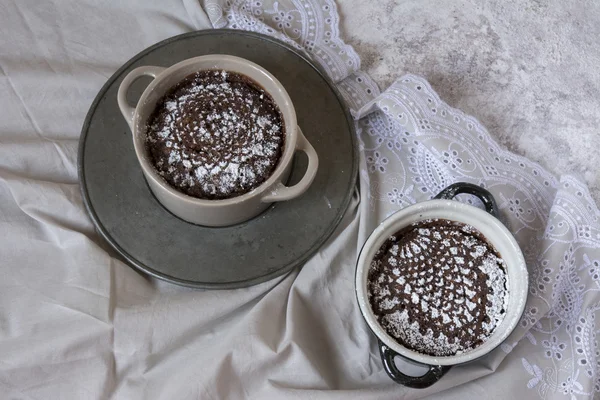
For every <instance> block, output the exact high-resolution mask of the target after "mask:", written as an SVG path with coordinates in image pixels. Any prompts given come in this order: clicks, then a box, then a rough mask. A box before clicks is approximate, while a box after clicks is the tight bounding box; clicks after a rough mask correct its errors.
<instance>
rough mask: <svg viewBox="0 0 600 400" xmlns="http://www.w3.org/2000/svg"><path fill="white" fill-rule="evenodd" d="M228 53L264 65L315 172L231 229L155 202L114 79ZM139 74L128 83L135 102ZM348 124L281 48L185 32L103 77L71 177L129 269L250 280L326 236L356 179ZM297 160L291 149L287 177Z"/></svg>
mask: <svg viewBox="0 0 600 400" xmlns="http://www.w3.org/2000/svg"><path fill="white" fill-rule="evenodd" d="M216 53H219V54H231V55H235V56H239V57H243V58H246V59H248V60H251V61H253V62H255V63H257V64H259V65H261V66H263V67H264V68H266V69H267V70H268V71H270V72H271V73H272V74H273V75H275V77H276V78H277V79H278V80H279V81H280V82H281V83H282V84H283V85H284V86H285V88H286V90H287V91H288V93H289V95H290V97H291V99H292V102H293V103H294V106H295V108H296V112H297V114H298V124H299V125H300V126H301V127H302V130H303V132H304V134H305V135H306V137H307V138H308V140H309V141H310V142H311V143H312V145H313V146H314V147H315V149H316V151H317V153H318V155H319V171H318V173H317V177H316V178H315V181H314V182H313V184H312V185H311V187H310V188H309V190H308V191H307V192H306V193H305V194H304V195H302V196H301V197H299V198H297V199H294V200H291V201H287V202H281V203H277V204H275V205H273V206H272V207H271V208H269V209H268V210H267V211H265V212H264V213H263V214H261V215H259V216H258V217H256V218H254V219H253V220H250V221H248V222H245V223H243V224H239V225H236V226H232V227H227V228H208V227H203V226H198V225H193V224H190V223H187V222H185V221H183V220H181V219H179V218H177V217H175V216H173V215H172V214H170V213H169V212H168V211H167V210H166V209H164V208H163V207H162V206H161V205H160V204H159V203H158V201H157V200H156V199H155V197H154V196H153V195H152V193H151V192H150V189H149V188H148V186H147V184H146V181H145V180H144V177H143V175H142V171H141V169H140V167H139V165H138V162H137V159H136V157H135V153H134V150H133V143H132V139H131V132H130V131H129V127H128V126H127V124H126V122H125V120H124V119H123V117H122V116H121V113H120V112H119V109H118V106H117V89H118V87H119V84H120V83H121V80H122V79H123V77H124V76H125V75H126V74H127V73H128V72H129V71H130V70H132V69H134V68H136V67H138V66H141V65H159V66H170V65H173V64H175V63H177V62H179V61H181V60H184V59H186V58H190V57H195V56H199V55H203V54H216ZM147 83H148V80H143V79H140V80H138V81H137V82H136V83H135V84H134V85H133V86H132V87H131V90H130V99H129V100H130V102H131V103H132V104H135V102H136V100H137V99H138V98H139V96H140V95H141V93H142V91H143V90H144V88H145V86H146V85H147ZM353 127H354V124H353V122H352V120H351V118H350V116H349V114H348V112H347V110H346V107H345V106H344V103H343V101H342V99H341V97H340V96H339V94H338V93H337V92H336V90H335V89H334V87H333V86H332V84H331V83H330V82H329V80H328V79H327V78H326V76H325V74H324V73H323V72H321V70H320V69H319V68H318V67H316V66H315V65H314V64H313V63H312V62H311V61H310V60H308V59H307V58H306V57H305V56H304V55H302V54H301V53H299V52H298V51H297V50H295V49H294V48H292V47H291V46H289V45H287V44H285V43H283V42H280V41H278V40H275V39H273V38H270V37H268V36H264V35H260V34H256V33H250V32H241V31H231V30H207V31H199V32H194V33H188V34H184V35H180V36H176V37H173V38H170V39H167V40H165V41H162V42H160V43H158V44H156V45H154V46H152V47H150V48H148V49H146V50H144V51H143V52H141V53H140V54H138V55H136V56H135V57H134V58H132V59H131V60H130V61H128V62H127V63H126V64H125V65H124V66H123V67H121V68H120V69H119V70H118V71H117V72H116V73H115V74H114V75H113V76H112V77H111V78H110V79H109V80H108V82H107V83H106V84H105V85H104V87H103V88H102V89H101V90H100V93H99V94H98V96H97V97H96V99H95V100H94V103H93V104H92V106H91V108H90V111H89V112H88V115H87V117H86V120H85V123H84V125H83V129H82V132H81V138H80V144H79V159H78V168H79V180H80V185H81V192H82V194H83V200H84V203H85V206H86V208H87V210H88V212H89V214H90V217H91V218H92V221H93V222H94V224H95V226H96V228H97V230H98V231H99V232H100V234H101V235H102V236H103V237H104V238H105V239H106V241H107V242H108V243H109V244H110V245H111V246H112V247H113V248H114V249H115V250H116V251H117V252H118V253H119V254H120V255H121V256H122V257H124V259H125V260H126V261H127V262H128V263H129V264H130V265H131V266H132V267H134V268H137V269H139V270H141V271H144V272H146V273H148V274H150V275H152V276H155V277H157V278H161V279H164V280H166V281H169V282H172V283H175V284H179V285H185V286H191V287H198V288H211V289H216V288H236V287H244V286H250V285H254V284H257V283H260V282H263V281H266V280H268V279H271V278H274V277H276V276H279V275H282V274H284V273H286V272H288V271H290V270H291V269H293V268H294V267H297V266H299V265H302V264H303V263H304V262H305V261H306V260H307V259H308V258H309V257H310V256H311V255H313V254H314V253H315V252H316V251H317V250H318V249H319V247H320V246H321V245H322V244H323V243H324V242H325V240H327V238H328V237H329V236H330V235H331V233H332V232H333V230H334V229H335V227H336V226H337V225H338V224H339V222H340V220H341V218H342V215H343V213H344V212H345V210H346V208H347V207H348V204H349V201H350V198H351V196H352V192H353V189H354V187H355V185H356V178H357V166H358V157H357V153H356V146H355V136H354V129H353ZM305 168H306V160H305V156H299V155H297V156H296V158H295V161H294V169H293V172H292V176H291V178H290V180H291V183H293V182H295V181H297V180H298V179H299V178H300V177H301V176H302V174H303V171H304V170H305Z"/></svg>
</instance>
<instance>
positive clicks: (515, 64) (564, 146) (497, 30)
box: [338, 0, 600, 205]
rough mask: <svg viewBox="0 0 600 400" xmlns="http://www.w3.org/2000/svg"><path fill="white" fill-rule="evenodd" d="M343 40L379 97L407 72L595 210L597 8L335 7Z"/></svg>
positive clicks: (549, 4)
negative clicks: (571, 187)
mask: <svg viewBox="0 0 600 400" xmlns="http://www.w3.org/2000/svg"><path fill="white" fill-rule="evenodd" d="M338 7H339V11H340V14H341V18H342V21H341V27H340V28H341V31H342V37H343V38H344V39H345V40H346V41H347V42H348V43H349V44H351V45H353V46H354V48H355V49H356V51H357V52H358V53H359V55H360V56H361V59H362V66H363V70H365V71H367V72H368V73H370V74H371V76H372V77H373V78H374V79H375V80H376V81H377V82H378V84H379V86H380V87H381V89H385V88H386V87H387V86H388V85H390V84H391V83H392V82H393V81H394V80H395V79H396V78H398V77H399V76H401V75H402V74H404V73H407V72H410V73H415V74H419V75H422V76H424V77H425V78H426V79H428V80H429V82H430V83H431V84H432V86H433V88H434V89H435V90H436V91H437V92H438V93H439V94H440V96H441V97H442V99H443V100H445V101H446V102H447V103H448V104H450V105H451V106H453V107H457V108H460V109H462V110H463V111H465V112H466V113H468V114H471V115H473V116H475V117H477V118H478V119H479V120H480V121H481V122H482V123H483V124H484V125H485V126H486V127H487V129H488V130H489V131H490V133H491V134H492V136H494V137H495V138H497V139H498V140H499V141H500V142H501V143H502V144H504V145H505V146H506V147H508V148H509V149H510V150H512V151H514V152H516V153H518V154H521V155H524V156H526V157H528V158H529V159H531V160H534V161H537V162H539V163H540V164H541V165H543V166H544V167H546V168H547V169H549V170H550V171H552V172H554V173H555V174H556V175H560V174H563V173H572V174H576V175H578V176H579V177H581V178H582V179H583V180H584V181H585V182H586V183H587V184H588V185H589V187H590V190H591V192H592V195H593V196H594V198H595V200H596V203H597V204H599V205H600V172H599V171H600V154H599V153H600V128H599V125H600V44H599V43H598V38H600V1H589V0H588V1H575V0H567V1H558V0H553V1H543V0H533V1H527V0H517V1H501V0H492V1H475V0H472V1H444V2H441V1H434V0H425V1H420V0H410V1H402V2H400V1H394V0H384V1H377V2H375V1H369V2H366V1H364V0H341V1H340V2H339V3H338Z"/></svg>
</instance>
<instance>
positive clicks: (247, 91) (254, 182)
mask: <svg viewBox="0 0 600 400" xmlns="http://www.w3.org/2000/svg"><path fill="white" fill-rule="evenodd" d="M146 143H147V146H148V149H149V151H150V153H151V156H152V158H153V161H154V165H155V168H156V170H157V172H158V173H159V175H161V176H162V177H163V178H165V180H167V182H169V184H171V185H172V186H174V187H175V188H177V189H179V190H181V191H183V192H184V193H187V194H189V195H192V196H195V197H200V198H210V199H219V198H228V197H233V196H236V195H240V194H243V193H246V192H248V191H250V190H252V189H254V188H255V187H257V186H258V185H260V184H261V183H262V182H264V181H265V180H266V179H267V178H268V177H269V176H270V174H271V173H272V171H273V170H274V168H275V166H276V164H277V162H278V160H279V158H280V156H281V152H282V148H283V144H284V126H283V119H282V117H281V113H280V112H279V109H278V108H277V106H276V105H275V103H274V101H273V99H272V98H271V97H270V96H269V95H268V94H267V93H266V92H265V91H264V90H263V89H262V88H260V86H258V85H257V84H256V83H254V82H253V81H251V80H250V79H249V78H247V77H245V76H243V75H240V74H236V73H232V72H227V71H222V70H210V71H201V72H198V73H196V74H193V75H190V76H189V77H187V78H186V79H185V80H184V81H182V82H181V83H180V84H179V85H177V86H176V87H175V88H174V89H173V90H172V91H171V92H170V93H168V94H167V95H166V96H165V97H164V98H163V99H162V100H161V101H159V103H158V105H157V107H156V110H155V112H154V114H153V115H152V117H151V119H150V123H149V124H148V129H147V136H146Z"/></svg>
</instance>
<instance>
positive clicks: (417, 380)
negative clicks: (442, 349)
mask: <svg viewBox="0 0 600 400" xmlns="http://www.w3.org/2000/svg"><path fill="white" fill-rule="evenodd" d="M379 353H380V354H381V361H383V368H384V369H385V372H387V374H388V375H389V377H390V378H392V380H393V381H394V382H396V383H399V384H401V385H404V386H408V387H411V388H415V389H423V388H426V387H429V386H431V385H433V384H434V383H436V382H437V381H439V380H440V378H441V377H442V376H444V375H445V374H446V372H448V370H449V369H450V367H446V366H441V365H425V366H427V367H429V371H427V372H426V373H425V375H422V376H409V375H405V374H403V373H402V372H400V370H399V369H398V367H397V366H396V363H395V362H394V358H395V357H396V356H399V357H402V356H401V355H399V354H398V353H396V352H395V351H394V350H392V349H390V348H389V347H388V346H387V345H385V344H384V343H383V342H381V341H379Z"/></svg>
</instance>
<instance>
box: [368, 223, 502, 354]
mask: <svg viewBox="0 0 600 400" xmlns="http://www.w3.org/2000/svg"><path fill="white" fill-rule="evenodd" d="M368 296H369V302H370V305H371V309H372V310H373V312H374V313H375V315H376V317H377V319H378V321H379V323H380V324H381V326H383V327H384V329H385V330H386V331H387V333H388V334H389V335H390V336H392V337H394V338H395V339H396V340H397V341H398V342H399V343H400V344H402V345H403V346H405V347H408V348H410V349H413V350H415V351H418V352H420V353H423V354H428V355H432V356H451V355H455V354H460V353H462V352H465V351H467V350H470V349H473V348H475V347H477V346H478V345H480V344H481V343H483V342H484V341H485V340H487V339H488V338H489V337H490V336H491V334H492V332H493V331H494V329H495V328H496V327H497V326H498V325H499V324H500V322H502V320H503V318H504V316H505V314H506V306H507V301H508V281H507V278H506V269H505V265H504V261H503V260H502V258H501V257H500V255H499V253H498V251H497V250H496V249H495V248H494V247H493V246H492V245H491V244H490V243H489V242H488V241H487V240H486V239H485V237H484V236H483V235H482V234H481V233H480V232H479V231H478V230H477V229H475V228H474V227H472V226H470V225H466V224H462V223H460V222H455V221H449V220H445V219H433V220H425V221H420V222H418V223H414V224H412V225H410V226H408V227H407V228H404V229H402V230H400V231H399V232H397V233H396V234H394V235H393V236H391V237H390V238H389V239H387V240H386V242H385V243H384V244H383V245H382V246H381V248H380V249H379V250H378V251H377V253H376V255H375V257H374V259H373V261H372V263H371V265H370V268H369V273H368Z"/></svg>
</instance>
